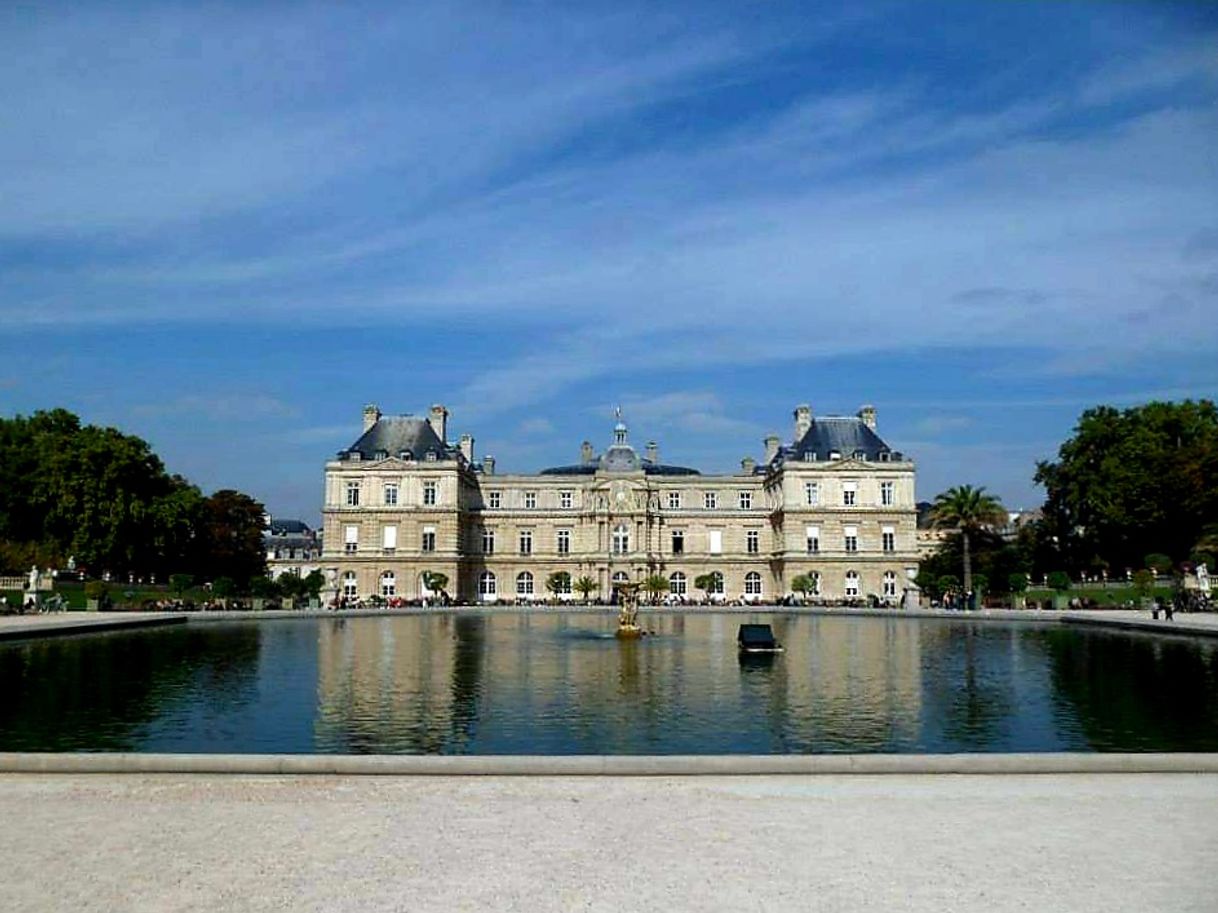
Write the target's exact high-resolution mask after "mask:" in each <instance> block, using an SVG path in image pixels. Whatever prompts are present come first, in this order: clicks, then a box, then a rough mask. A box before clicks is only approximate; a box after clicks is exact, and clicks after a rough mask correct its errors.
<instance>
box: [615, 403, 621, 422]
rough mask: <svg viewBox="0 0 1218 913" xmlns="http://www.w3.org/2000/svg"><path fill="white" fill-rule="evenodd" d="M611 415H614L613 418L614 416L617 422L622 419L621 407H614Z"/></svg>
mask: <svg viewBox="0 0 1218 913" xmlns="http://www.w3.org/2000/svg"><path fill="white" fill-rule="evenodd" d="M613 416H614V418H616V419H617V420H618V421H619V422H620V421H621V420H622V407H621V406H618V407H617V408H615V409H614V410H613Z"/></svg>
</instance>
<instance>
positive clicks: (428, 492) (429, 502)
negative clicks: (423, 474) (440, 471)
mask: <svg viewBox="0 0 1218 913" xmlns="http://www.w3.org/2000/svg"><path fill="white" fill-rule="evenodd" d="M435 503H436V483H435V482H424V483H423V504H424V505H426V506H427V507H433V506H435Z"/></svg>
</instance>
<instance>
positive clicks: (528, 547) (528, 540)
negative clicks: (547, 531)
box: [520, 529, 533, 555]
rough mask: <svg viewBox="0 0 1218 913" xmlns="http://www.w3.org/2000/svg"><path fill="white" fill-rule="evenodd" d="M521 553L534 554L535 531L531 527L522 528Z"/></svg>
mask: <svg viewBox="0 0 1218 913" xmlns="http://www.w3.org/2000/svg"><path fill="white" fill-rule="evenodd" d="M520 554H522V555H531V554H533V531H532V530H531V529H522V530H521V531H520Z"/></svg>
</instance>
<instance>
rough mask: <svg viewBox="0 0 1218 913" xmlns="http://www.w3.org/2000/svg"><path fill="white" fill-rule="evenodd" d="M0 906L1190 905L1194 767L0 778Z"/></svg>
mask: <svg viewBox="0 0 1218 913" xmlns="http://www.w3.org/2000/svg"><path fill="white" fill-rule="evenodd" d="M0 820H3V822H4V824H3V826H2V827H0V860H3V861H2V863H0V872H2V874H0V910H4V911H6V913H17V911H27V910H28V911H38V910H71V911H74V913H76V911H89V910H99V911H101V910H104V911H107V913H109V911H118V910H121V911H186V910H191V911H193V910H199V911H218V910H234V911H251V913H253V911H263V910H292V911H301V910H326V911H396V910H403V911H405V910H410V911H420V910H444V911H451V910H494V911H507V910H520V911H543V910H596V911H601V910H603V911H621V910H656V909H665V910H668V911H674V910H732V911H751V910H758V911H761V910H765V911H773V910H793V909H798V910H825V911H849V910H876V911H880V910H882V911H894V910H912V911H921V910H928V911H929V910H934V911H949V910H984V911H987V913H993V911H1005V910H1034V911H1071V913H1086V911H1092V910H1094V911H1104V913H1115V911H1124V910H1128V911H1137V913H1143V911H1147V910H1154V911H1156V913H1162V911H1183V910H1196V911H1207V913H1209V911H1213V910H1214V909H1216V907H1218V904H1216V902H1215V898H1218V775H1204V774H1202V775H1187V774H1178V775H1172V774H1142V775H1120V774H1109V775H1040V776H901V775H890V776H855V777H845V776H810V777H784V776H757V777H690V778H614V777H605V778H546V777H514V778H509V777H475V778H449V777H376V778H358V777H320V776H319V777H300V778H294V777H272V776H265V777H251V776H229V777H225V776H185V775H117V776H115V775H87V776H81V775H75V776H68V775H62V776H47V775H33V774H10V775H2V776H0Z"/></svg>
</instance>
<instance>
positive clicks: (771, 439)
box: [765, 434, 782, 466]
mask: <svg viewBox="0 0 1218 913" xmlns="http://www.w3.org/2000/svg"><path fill="white" fill-rule="evenodd" d="M781 444H782V441H781V440H780V439H779V437H778V435H777V434H770V435H767V436H766V439H765V462H766V465H767V466H768V465H770V464H771V463H773V462H774V457H776V456H778V448H779V446H780V445H781Z"/></svg>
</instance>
